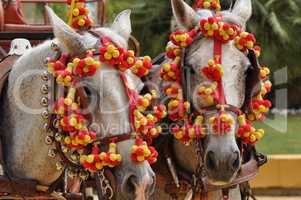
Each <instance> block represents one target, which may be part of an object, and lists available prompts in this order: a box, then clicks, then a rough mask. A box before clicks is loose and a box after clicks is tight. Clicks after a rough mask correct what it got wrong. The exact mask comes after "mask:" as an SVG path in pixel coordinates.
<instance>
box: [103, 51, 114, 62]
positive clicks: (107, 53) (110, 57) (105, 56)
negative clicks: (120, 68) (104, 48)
mask: <svg viewBox="0 0 301 200" xmlns="http://www.w3.org/2000/svg"><path fill="white" fill-rule="evenodd" d="M104 58H105V59H106V60H111V59H112V54H110V53H109V52H106V53H105V54H104Z"/></svg>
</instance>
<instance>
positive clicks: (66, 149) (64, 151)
mask: <svg viewBox="0 0 301 200" xmlns="http://www.w3.org/2000/svg"><path fill="white" fill-rule="evenodd" d="M68 151H69V149H68V147H66V146H62V152H63V153H65V154H66V153H68Z"/></svg>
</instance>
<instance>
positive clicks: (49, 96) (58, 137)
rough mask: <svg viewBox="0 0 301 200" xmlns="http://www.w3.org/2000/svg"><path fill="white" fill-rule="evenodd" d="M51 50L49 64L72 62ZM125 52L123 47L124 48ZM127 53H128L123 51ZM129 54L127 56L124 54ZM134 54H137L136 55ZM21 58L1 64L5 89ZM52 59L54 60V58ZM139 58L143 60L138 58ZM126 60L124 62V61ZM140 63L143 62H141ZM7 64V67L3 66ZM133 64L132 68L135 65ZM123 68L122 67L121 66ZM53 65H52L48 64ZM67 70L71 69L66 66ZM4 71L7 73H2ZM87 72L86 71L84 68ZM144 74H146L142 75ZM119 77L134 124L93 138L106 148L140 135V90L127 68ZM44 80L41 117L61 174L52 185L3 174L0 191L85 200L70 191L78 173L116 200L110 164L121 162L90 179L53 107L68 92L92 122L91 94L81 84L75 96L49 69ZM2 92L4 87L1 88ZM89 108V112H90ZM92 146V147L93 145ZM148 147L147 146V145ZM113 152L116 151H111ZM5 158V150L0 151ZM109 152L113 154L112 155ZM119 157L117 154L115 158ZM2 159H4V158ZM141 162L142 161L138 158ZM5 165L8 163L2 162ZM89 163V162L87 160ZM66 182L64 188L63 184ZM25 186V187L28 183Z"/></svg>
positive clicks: (85, 182) (101, 194)
mask: <svg viewBox="0 0 301 200" xmlns="http://www.w3.org/2000/svg"><path fill="white" fill-rule="evenodd" d="M89 32H90V33H91V34H93V35H94V36H96V37H97V38H100V39H101V40H102V42H110V43H112V41H108V39H107V38H105V37H104V36H103V35H99V34H98V33H97V32H94V31H92V30H90V31H89ZM51 49H52V51H53V52H54V54H55V55H54V57H53V58H52V59H48V60H47V62H46V63H48V65H49V62H52V61H57V60H60V61H62V62H61V64H63V63H64V62H63V60H64V61H65V62H66V63H67V62H69V61H68V60H69V56H66V54H64V53H63V52H61V50H60V48H59V47H58V46H57V45H56V44H55V43H52V45H51ZM120 51H121V49H120ZM123 53H124V54H125V53H126V52H123ZM101 55H102V53H101V52H99V51H97V52H94V53H93V55H91V56H101ZM122 56H125V55H122ZM132 56H134V55H132ZM16 59H17V58H15V56H12V57H8V58H7V59H5V60H4V61H3V62H2V63H1V65H0V67H1V68H0V69H3V71H2V70H1V71H0V83H1V84H0V85H1V88H0V89H2V86H3V85H4V84H5V83H6V80H7V77H8V73H9V71H10V69H11V67H12V66H13V63H14V61H15V60H16ZM51 60H52V61H51ZM135 61H137V62H138V61H139V59H137V60H135ZM122 62H123V61H122ZM139 62H140V61H139ZM134 64H135V63H132V65H131V66H133V65H134ZM146 64H148V61H147V60H146V59H145V60H144V63H143V65H142V66H139V68H138V69H140V71H138V72H137V73H138V74H142V72H143V73H146V70H145V69H144V68H143V67H144V65H146ZM123 65H126V63H125V62H123ZM2 66H3V67H2ZM131 66H130V65H129V66H128V67H131ZM119 67H121V66H119ZM48 68H49V66H48ZM66 69H67V68H66ZM2 72H3V73H2ZM83 72H85V71H83ZM142 75H143V74H142ZM119 76H120V79H121V80H122V82H123V84H124V88H125V91H126V95H127V97H128V98H129V110H130V112H129V119H130V125H131V132H130V133H125V134H120V135H113V134H106V135H107V136H106V137H102V138H95V139H94V140H93V144H90V145H91V146H92V145H98V146H101V147H102V148H103V147H108V146H110V150H111V148H112V144H113V146H114V144H116V143H119V142H123V141H127V140H132V139H136V140H137V138H138V137H139V135H137V133H135V130H136V128H135V126H134V123H135V121H134V120H135V117H134V111H135V109H136V101H137V98H138V96H137V95H138V94H137V93H136V91H134V90H133V89H132V88H131V86H130V85H129V83H128V80H127V77H126V76H125V74H124V71H121V70H120V71H119ZM41 79H42V81H43V84H42V86H41V94H42V97H41V101H40V104H41V106H42V107H44V108H45V110H44V111H43V112H42V113H41V117H42V119H43V120H45V124H44V125H43V128H44V130H45V132H47V136H46V138H45V143H46V144H47V145H53V146H54V147H55V148H53V149H52V148H51V149H50V150H49V152H48V156H49V157H50V158H52V157H56V156H59V158H60V161H59V162H58V163H57V164H56V167H57V170H60V171H62V175H61V177H60V178H59V179H58V180H56V181H55V182H54V183H53V184H51V185H50V186H49V187H48V186H41V185H39V184H38V183H37V182H36V181H34V180H33V181H31V180H19V179H16V178H12V177H10V176H7V177H6V176H3V177H0V179H1V180H0V185H1V186H2V187H1V188H0V193H1V194H2V195H5V196H8V195H19V196H21V197H22V196H24V197H25V196H26V197H37V196H43V197H47V198H52V197H54V198H58V199H83V198H84V196H83V195H82V193H72V192H70V191H69V186H70V185H69V184H70V182H69V181H70V178H72V177H75V176H78V177H79V178H80V179H81V181H82V182H83V183H82V184H83V187H82V189H84V188H85V187H89V186H92V187H93V188H96V189H97V194H98V197H99V199H105V200H109V199H114V198H115V195H116V190H117V183H116V178H115V177H114V175H113V173H112V171H111V170H110V167H113V166H112V165H113V164H115V163H116V165H117V164H120V163H119V162H118V163H117V161H113V160H112V161H111V160H109V161H110V163H111V164H110V165H111V166H110V167H103V168H102V169H101V170H97V171H95V173H93V176H91V177H90V179H88V175H89V174H88V172H87V166H85V165H83V164H82V163H80V162H79V160H78V159H79V158H78V157H77V158H76V157H74V156H73V155H70V154H69V152H70V151H69V150H68V149H66V147H64V146H62V134H63V133H62V132H63V130H62V128H61V127H60V125H59V123H60V117H59V116H58V114H57V113H56V112H55V111H54V110H53V109H55V103H54V104H52V103H53V102H58V100H59V98H61V97H62V96H65V94H67V93H68V95H67V98H69V97H70V98H72V99H74V100H78V101H79V102H78V103H79V105H80V108H81V109H82V110H84V111H85V113H83V116H84V117H85V118H86V119H87V120H89V124H91V121H92V120H93V115H92V113H91V112H90V111H89V108H88V106H89V100H88V95H87V93H86V91H85V88H84V87H83V86H81V85H78V86H77V87H76V88H75V90H74V91H73V89H72V91H73V92H72V94H73V97H71V96H72V95H71V96H69V92H70V89H68V87H65V86H62V85H60V84H58V80H57V79H58V77H57V75H56V76H54V75H53V74H51V73H50V72H49V71H48V70H45V71H44V72H43V74H42V75H41ZM0 91H1V90H0ZM86 111H87V112H86ZM90 145H89V146H90ZM144 149H145V147H144ZM110 153H111V154H113V152H110ZM0 155H1V157H2V153H1V154H0ZM108 155H109V154H108ZM114 156H115V157H114ZM116 156H118V155H117V153H114V155H113V157H114V158H111V157H110V158H108V159H115V158H116ZM152 156H153V155H148V157H147V159H153V158H152ZM0 160H1V161H2V159H0ZM137 162H138V161H137ZM1 163H3V164H5V163H4V162H1ZM84 164H85V163H84ZM3 166H4V168H5V170H4V171H5V172H7V169H6V167H5V165H3ZM62 184H63V187H61V185H62ZM24 185H25V186H24ZM58 188H62V190H61V192H57V189H58Z"/></svg>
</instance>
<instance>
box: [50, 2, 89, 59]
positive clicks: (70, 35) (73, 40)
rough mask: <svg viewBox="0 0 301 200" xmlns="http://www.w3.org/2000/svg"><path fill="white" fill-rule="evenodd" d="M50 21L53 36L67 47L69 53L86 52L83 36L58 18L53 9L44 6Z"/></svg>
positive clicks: (79, 53)
mask: <svg viewBox="0 0 301 200" xmlns="http://www.w3.org/2000/svg"><path fill="white" fill-rule="evenodd" d="M45 9H46V10H47V14H48V17H49V19H50V23H51V25H52V27H53V33H54V36H55V37H56V38H57V39H58V40H59V41H60V42H61V43H62V44H63V45H64V46H65V47H66V48H67V50H68V51H69V53H72V54H74V55H82V54H84V53H85V52H86V48H85V45H84V43H83V36H81V35H80V34H78V33H76V32H75V31H74V30H73V29H72V28H71V27H70V26H69V25H68V24H66V23H65V22H64V21H63V20H62V19H60V18H59V17H58V16H57V15H56V14H55V13H54V11H53V10H52V9H51V8H49V7H48V6H45Z"/></svg>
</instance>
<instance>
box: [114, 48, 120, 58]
mask: <svg viewBox="0 0 301 200" xmlns="http://www.w3.org/2000/svg"><path fill="white" fill-rule="evenodd" d="M112 55H113V58H118V57H119V56H120V53H119V51H118V50H114V51H113V53H112Z"/></svg>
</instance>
